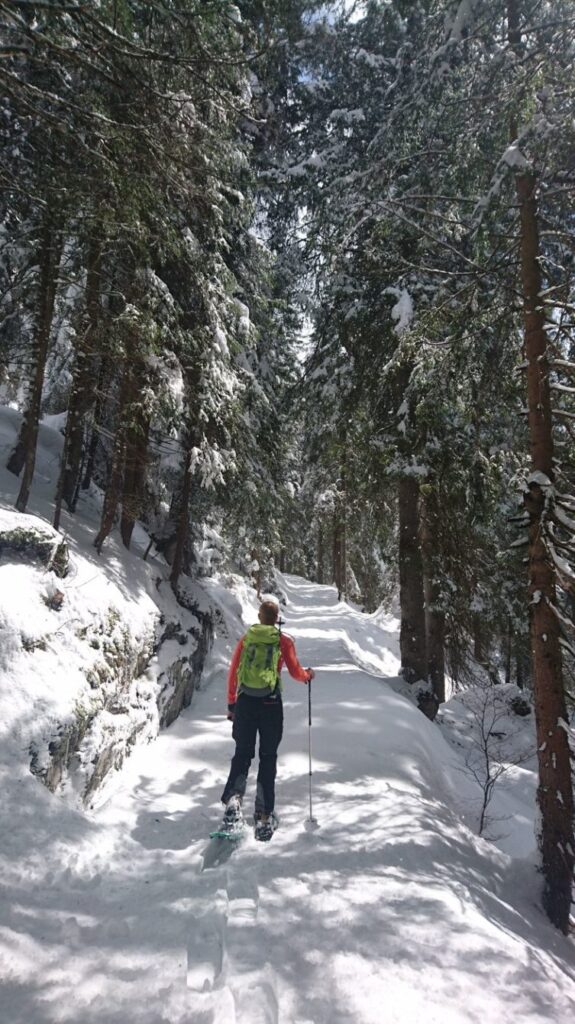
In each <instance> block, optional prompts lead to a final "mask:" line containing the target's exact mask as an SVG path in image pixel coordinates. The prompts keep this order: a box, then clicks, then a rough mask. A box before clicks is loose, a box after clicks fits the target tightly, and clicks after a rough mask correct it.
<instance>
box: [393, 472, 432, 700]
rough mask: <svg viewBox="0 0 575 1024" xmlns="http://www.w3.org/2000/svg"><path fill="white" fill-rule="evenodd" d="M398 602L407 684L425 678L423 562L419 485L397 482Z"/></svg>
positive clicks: (407, 480)
mask: <svg viewBox="0 0 575 1024" xmlns="http://www.w3.org/2000/svg"><path fill="white" fill-rule="evenodd" d="M398 507H399V602H400V606H401V629H400V634H399V646H400V652H401V671H402V674H403V677H404V679H406V680H407V682H409V683H414V682H416V680H418V679H421V680H424V679H426V678H427V657H426V643H425V606H424V597H423V560H422V556H421V543H420V536H419V526H420V523H419V484H418V482H417V480H416V479H415V477H412V476H404V477H401V478H400V480H399V502H398Z"/></svg>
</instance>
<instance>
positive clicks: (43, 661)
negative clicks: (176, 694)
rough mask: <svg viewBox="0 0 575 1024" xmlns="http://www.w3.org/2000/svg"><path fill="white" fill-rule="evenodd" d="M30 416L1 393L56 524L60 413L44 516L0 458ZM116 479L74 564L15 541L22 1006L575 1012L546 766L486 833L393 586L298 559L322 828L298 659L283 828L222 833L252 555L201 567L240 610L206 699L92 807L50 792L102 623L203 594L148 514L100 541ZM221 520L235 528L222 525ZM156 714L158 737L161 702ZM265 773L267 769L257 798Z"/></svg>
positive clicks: (290, 591) (3, 694) (167, 654)
mask: <svg viewBox="0 0 575 1024" xmlns="http://www.w3.org/2000/svg"><path fill="white" fill-rule="evenodd" d="M19 422H20V420H19V416H18V414H17V413H16V412H15V411H14V410H9V409H8V410H6V409H0V467H2V468H0V523H1V525H2V527H3V528H6V527H7V526H12V525H22V523H27V522H28V519H29V521H30V522H34V523H35V525H37V526H38V528H39V529H41V530H43V531H45V532H46V533H47V534H48V535H53V531H52V528H51V526H50V525H49V523H50V518H51V511H52V501H53V494H54V485H55V477H56V473H57V469H58V457H59V454H60V452H61V446H62V435H61V427H62V423H61V422H60V421H54V420H52V421H50V422H49V423H43V424H42V425H41V428H40V443H39V450H38V467H37V469H38V471H37V476H36V481H35V488H34V495H33V502H32V507H31V511H32V512H33V513H34V516H33V517H26V518H23V517H22V516H20V515H19V514H18V513H16V512H15V511H14V510H13V507H12V504H13V497H14V492H15V489H16V488H17V481H16V480H15V478H14V477H13V476H12V475H11V474H9V473H7V472H6V471H5V470H4V469H3V466H4V463H5V460H6V455H7V453H8V451H9V449H10V446H11V445H12V443H13V441H14V438H15V436H16V433H17V430H18V426H19ZM411 469H412V470H413V471H416V472H419V471H420V470H421V471H423V469H424V467H417V466H414V467H411ZM326 500H329V495H327V497H326ZM98 502H99V498H98V495H97V494H96V493H95V490H93V491H92V492H89V493H88V494H87V495H86V494H83V495H82V499H81V503H80V507H79V513H78V516H77V517H74V518H73V517H70V516H69V515H68V514H67V513H66V512H64V515H63V525H64V528H65V530H66V532H67V538H68V542H69V546H70V552H71V572H70V573H69V575H68V576H67V577H65V578H64V579H63V580H62V579H59V578H57V577H55V576H54V575H53V574H52V573H51V572H48V571H46V570H45V569H44V568H43V567H42V566H40V565H35V564H30V563H28V562H25V561H23V560H22V561H19V560H18V559H16V558H11V559H10V560H8V559H7V558H6V557H4V558H3V560H2V563H1V564H0V630H2V639H1V642H0V700H1V702H2V707H1V714H0V731H1V733H2V735H1V737H0V786H1V788H2V811H3V828H2V829H1V830H0V965H1V966H0V982H1V987H0V1020H1V1021H2V1024H4V1022H6V1024H78V1022H80V1021H81V1022H83V1024H349V1022H353V1024H382V1022H383V1024H420V1022H421V1021H425V1022H431V1024H479V1022H481V1024H484V1022H486V1021H487V1022H490V1021H499V1020H501V1021H505V1022H506V1024H551V1022H553V1024H556V1022H557V1021H563V1020H565V1021H567V1020H570V1019H572V1018H573V1012H574V1010H575V956H574V951H573V946H572V943H571V942H569V941H568V940H566V939H565V938H564V937H563V936H561V935H560V934H559V933H558V932H556V931H555V930H554V929H553V928H552V927H551V925H550V924H549V923H548V921H547V919H546V918H545V916H544V914H543V911H542V910H541V907H540V879H539V876H538V874H537V871H536V858H535V839H534V831H533V818H534V804H535V789H536V775H535V771H534V770H533V765H531V763H530V762H529V761H525V762H524V761H523V760H522V761H521V763H520V764H519V763H516V764H511V766H510V768H509V770H508V771H507V772H506V773H505V775H504V776H502V778H501V780H500V781H499V782H498V784H497V787H496V789H495V791H494V796H493V800H492V803H491V805H490V812H491V815H492V820H491V826H490V832H491V836H492V839H493V840H494V841H493V842H486V841H485V840H483V839H480V838H478V837H477V835H476V828H477V814H478V807H479V805H480V798H481V790H480V787H479V786H478V785H477V783H476V782H475V781H474V780H473V778H471V777H470V776H469V773H466V771H465V768H466V761H469V755H470V752H472V751H473V750H474V749H475V748H474V747H473V742H474V733H473V730H474V728H475V727H476V726H475V725H474V722H475V723H476V718H475V719H474V718H473V706H472V703H470V699H469V698H466V697H464V696H463V695H457V696H456V697H455V698H453V699H452V700H451V701H450V702H449V703H448V704H447V705H444V706H443V708H442V712H441V716H440V721H439V722H437V723H431V722H429V721H428V720H427V719H426V718H425V717H424V716H423V715H422V714H421V713H420V712H419V711H418V710H417V708H416V707H415V706H414V704H413V702H412V701H410V700H408V699H406V696H405V693H406V692H407V689H408V688H407V687H406V684H404V683H403V682H402V681H401V680H399V679H398V672H399V665H400V660H399V641H398V633H399V623H398V621H397V619H396V618H394V617H393V616H392V615H390V614H389V613H386V612H385V611H384V610H383V609H379V610H378V611H377V612H375V613H374V614H372V615H364V614H362V613H361V612H360V611H359V610H358V609H357V608H355V607H353V606H351V605H349V604H346V603H345V602H341V601H338V600H337V596H336V593H335V591H334V589H333V588H330V587H322V586H318V585H316V584H312V583H309V582H307V581H304V580H302V579H299V578H297V577H293V576H286V577H279V578H278V587H277V594H279V596H280V598H281V613H282V618H284V619H285V620H286V623H285V629H286V630H287V631H288V632H289V633H290V634H291V635H292V636H293V637H294V639H295V641H296V645H297V649H298V654H299V656H300V659H301V661H302V663H303V664H309V665H313V666H314V668H315V670H316V673H317V674H316V678H315V679H314V681H313V684H312V691H311V694H312V713H313V729H312V736H313V777H312V787H313V809H314V814H315V817H316V818H317V820H318V822H319V826H320V827H319V829H317V830H316V831H307V830H306V817H307V815H308V813H309V803H308V783H309V776H308V717H307V714H308V706H307V698H308V690H307V688H306V687H304V686H302V685H301V684H297V683H295V682H293V681H292V680H289V679H286V680H285V682H284V704H285V735H284V739H283V742H282V745H281V748H280V756H279V776H278V813H279V815H280V819H281V824H280V828H279V830H278V831H277V833H276V834H275V836H274V838H273V841H272V843H271V844H269V845H263V844H257V843H256V842H255V841H254V840H253V838H252V837H251V835H250V836H249V837H248V838H247V839H246V840H245V842H244V843H242V845H240V846H239V847H238V848H236V849H232V848H231V847H230V848H229V849H228V850H227V852H228V853H229V854H230V856H229V859H227V860H222V861H221V862H217V859H216V858H215V856H214V846H213V844H212V843H210V841H209V839H208V833H209V831H210V829H211V828H213V827H214V825H215V824H217V822H218V820H219V816H220V814H221V805H220V803H219V797H220V793H221V790H222V787H223V783H224V781H225V776H226V774H227V770H228V765H229V758H230V756H231V754H232V750H233V743H232V739H231V735H230V723H229V722H228V721H227V720H226V669H227V664H228V662H229V657H230V653H231V650H232V649H233V646H234V645H235V642H236V640H237V639H238V637H239V636H240V635H241V633H242V631H243V629H244V628H245V627H246V626H247V625H248V624H250V623H251V622H253V621H255V619H256V611H257V602H256V599H255V595H254V591H253V589H252V588H251V587H250V586H249V585H248V583H247V582H246V581H245V580H243V579H241V578H240V577H238V576H233V575H227V576H220V577H218V578H212V579H205V580H202V589H201V590H194V599H195V600H198V601H199V602H200V610H201V611H206V610H208V609H209V608H213V607H214V605H217V606H218V607H219V610H220V614H219V616H218V618H217V621H216V641H215V644H214V647H213V649H212V652H211V654H210V655H209V658H208V662H207V664H206V666H205V670H204V674H203V680H202V689H201V691H200V692H199V693H196V694H195V695H194V700H193V703H192V705H191V707H190V708H189V709H188V711H186V712H185V713H184V714H183V715H182V716H181V717H180V718H179V719H178V720H177V721H176V722H175V723H174V724H173V725H172V726H171V727H170V728H169V729H168V730H166V731H165V732H163V733H161V734H160V736H159V737H158V738H157V739H155V741H154V742H146V743H140V744H139V745H137V746H136V747H135V748H134V750H133V753H132V755H131V757H130V758H129V759H128V760H127V761H125V762H124V765H123V767H122V769H121V771H119V772H116V773H113V774H112V775H111V776H109V777H108V780H107V782H106V783H105V785H104V787H103V788H102V789H100V790H98V791H97V792H96V794H95V795H94V797H93V800H92V803H91V806H90V808H89V809H88V810H85V809H81V804H80V800H79V793H78V791H77V789H78V776H77V777H76V780H74V778H73V777H72V773H71V774H70V777H65V779H64V788H63V789H60V790H59V791H58V793H57V794H56V795H53V794H51V793H50V792H49V791H48V790H47V789H46V788H45V787H44V786H43V785H42V784H41V783H40V782H39V781H38V779H37V778H35V777H34V776H33V775H32V774H31V773H30V770H29V762H30V751H31V749H35V750H37V752H38V757H39V759H40V762H41V763H44V764H47V763H48V756H47V745H46V742H45V741H46V738H47V737H49V736H50V734H51V733H53V730H54V725H55V723H56V722H60V723H62V722H66V721H67V720H68V719H69V717H70V716H71V714H72V713H73V711H74V708H75V705H76V703H77V701H78V700H80V699H83V698H84V696H85V694H86V689H87V684H86V678H87V676H86V673H87V672H89V671H90V669H91V668H93V666H94V663H95V662H96V661H97V659H98V657H99V655H98V650H97V648H94V647H93V646H92V643H91V641H96V640H97V639H98V635H99V634H98V630H99V628H100V626H101V625H102V623H106V622H107V628H108V629H110V630H111V635H114V634H115V631H117V632H118V639H119V640H120V639H121V637H122V636H125V635H126V633H127V634H128V635H129V636H130V637H131V638H136V637H138V636H139V637H142V638H145V637H146V636H148V635H153V631H154V628H155V624H156V619H157V616H158V615H159V614H160V613H161V614H163V615H164V616H166V617H167V619H168V620H170V619H171V618H172V617H174V616H177V617H179V618H180V620H181V621H182V622H184V623H188V622H189V620H190V619H191V618H192V617H191V616H190V615H189V613H186V612H185V610H184V609H182V608H179V607H177V608H176V607H175V605H174V604H173V603H172V604H170V598H169V595H168V594H165V593H163V590H162V593H160V592H159V591H158V589H157V588H156V576H157V573H158V567H159V563H154V562H150V563H144V562H143V561H142V558H141V553H142V551H143V549H144V548H145V546H146V544H147V537H146V535H145V534H144V532H143V531H142V530H141V528H138V529H137V530H136V531H135V540H134V546H135V552H134V553H130V552H126V551H124V550H123V549H122V547H121V545H120V544H119V543H118V540H117V539H116V537H115V535H114V534H112V536H111V537H110V538H109V539H108V541H107V542H106V546H105V548H104V552H103V554H102V556H101V557H100V556H97V555H96V554H95V552H94V549H93V547H92V540H93V535H94V525H95V523H96V521H97V516H98V511H99V504H98ZM205 544H206V551H207V550H208V548H209V550H210V551H211V552H213V551H214V550H216V549H217V545H218V536H217V534H216V533H215V532H214V531H207V532H206V537H205ZM211 558H212V556H211V555H210V557H209V558H208V556H207V555H206V560H207V561H211ZM190 586H191V584H190ZM54 588H59V589H60V590H62V591H63V592H64V595H65V598H64V605H63V607H62V609H61V610H60V611H56V610H54V609H51V608H50V607H49V605H48V604H47V603H46V601H45V600H44V599H43V598H44V597H45V596H49V594H50V593H51V592H53V589H54ZM277 594H276V597H277ZM172 602H173V599H172ZM111 612H112V613H113V614H112V620H113V624H112V623H111V622H110V614H111ZM186 616H187V618H186ZM78 620H79V621H78ZM79 626H81V627H82V628H81V629H79V628H78V627H79ZM86 626H88V627H89V629H90V632H89V635H88V636H87V637H83V636H82V631H83V628H84V627H86ZM39 641H42V644H41V646H38V642H39ZM170 645H171V646H170ZM177 648H178V642H177V641H176V640H173V641H168V642H166V644H164V645H163V646H162V648H161V649H160V652H159V654H158V657H157V660H154V659H152V661H151V662H150V665H149V668H148V670H147V672H146V673H145V674H144V676H142V677H140V678H139V679H138V680H137V686H138V688H139V691H140V692H139V694H138V695H137V699H136V695H133V701H132V703H134V704H136V705H137V706H136V707H135V709H134V715H136V716H137V715H138V714H140V715H143V714H144V712H143V710H142V709H143V708H144V707H149V706H150V705H153V706H155V700H154V694H155V692H156V690H157V684H158V679H159V678H160V676H161V672H162V668H163V667H165V665H166V663H167V662H169V660H170V658H173V657H174V655H175V654H176V653H177ZM180 650H181V648H180ZM500 692H501V693H503V692H504V691H503V690H501V691H500ZM130 699H131V700H132V697H130ZM138 700H139V701H140V704H138V703H137V701H138ZM119 717H120V716H118V715H115V714H112V712H111V711H110V710H103V711H102V713H101V718H100V720H99V728H101V730H102V731H105V730H106V729H107V728H108V727H110V726H112V725H114V726H115V727H116V728H117V727H118V718H119ZM111 719H114V722H111ZM147 724H148V728H147V732H146V733H145V736H144V738H146V739H151V738H153V736H154V735H155V730H157V722H148V723H147ZM498 725H500V723H498ZM559 725H560V726H561V727H563V728H567V725H566V723H562V722H560V723H559ZM531 729H532V723H531V721H530V720H523V719H516V718H515V717H513V718H512V717H511V716H508V717H507V718H506V719H505V730H506V732H507V736H508V741H507V743H506V744H505V746H506V755H505V756H506V757H507V758H509V760H510V761H513V757H514V755H517V756H516V757H515V760H516V761H519V760H521V758H520V757H519V755H520V754H521V752H522V751H523V750H524V749H527V751H529V742H530V735H531V734H530V730H531ZM498 731H499V730H498ZM90 743H91V744H92V746H91V747H89V748H88V750H86V751H85V754H86V756H90V752H91V754H92V755H93V756H95V755H96V753H97V750H98V748H99V747H100V742H99V734H98V729H96V730H95V732H94V734H93V735H92V737H91V739H90ZM526 743H527V747H526V748H525V744H526ZM521 757H522V755H521ZM79 777H80V779H81V772H80V773H79ZM254 786H255V771H253V774H252V778H251V780H250V786H249V789H248V804H247V807H248V811H249V807H250V803H251V800H252V799H253V795H254Z"/></svg>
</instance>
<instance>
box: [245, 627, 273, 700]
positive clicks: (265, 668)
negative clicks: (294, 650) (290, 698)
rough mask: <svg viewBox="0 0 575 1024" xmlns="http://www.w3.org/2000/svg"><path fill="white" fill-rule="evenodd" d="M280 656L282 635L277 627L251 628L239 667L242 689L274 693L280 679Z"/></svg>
mask: <svg viewBox="0 0 575 1024" xmlns="http://www.w3.org/2000/svg"><path fill="white" fill-rule="evenodd" d="M280 655H281V651H280V634H279V630H278V629H276V627H275V626H262V625H261V624H257V625H255V626H250V628H249V629H248V631H247V633H246V635H245V637H244V644H243V648H242V653H241V656H240V663H239V666H238V682H239V684H240V687H241V686H244V687H245V688H246V689H247V690H262V691H263V690H267V691H269V692H272V693H273V691H274V690H275V688H276V684H277V682H278V677H279V673H278V665H279V660H280Z"/></svg>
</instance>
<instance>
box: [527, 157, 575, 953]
mask: <svg viewBox="0 0 575 1024" xmlns="http://www.w3.org/2000/svg"><path fill="white" fill-rule="evenodd" d="M536 188H537V183H536V179H535V177H534V175H533V174H522V175H520V176H519V177H518V178H517V197H518V200H519V206H520V218H521V278H522V289H523V318H524V335H525V357H526V361H527V407H528V426H529V440H530V448H531V469H532V476H531V478H530V482H529V488H528V490H527V492H526V495H525V507H526V509H527V512H528V514H529V595H530V609H531V623H530V636H531V654H532V661H533V697H534V703H535V720H536V727H537V756H538V761H539V786H538V791H537V799H538V803H539V809H540V812H541V833H540V836H539V844H540V849H541V857H542V867H543V876H544V880H545V881H544V892H543V904H544V907H545V910H546V911H547V914H548V915H549V917H550V919H551V921H552V922H553V923H554V924H555V925H556V926H557V927H558V928H560V929H561V931H562V932H564V933H565V934H567V933H568V931H569V914H570V909H571V893H572V884H573V867H574V864H575V857H574V852H573V848H574V840H573V785H572V781H571V756H570V751H569V740H568V736H567V731H566V726H565V723H566V721H567V708H566V701H565V692H564V687H563V673H562V661H561V645H560V643H559V637H560V630H559V620H558V618H557V615H556V614H555V612H554V610H553V608H554V606H555V604H556V579H555V569H554V566H553V562H552V560H551V558H550V555H549V552H548V550H547V547H546V542H545V523H544V515H545V504H546V492H547V490H548V487H550V486H552V484H553V476H554V474H553V434H552V426H553V424H552V409H551V396H550V388H549V377H548V373H549V370H548V360H547V335H546V331H545V319H544V313H543V309H542V302H541V298H540V294H541V287H542V282H541V269H540V262H539V257H540V249H539V232H538V218H537V201H536Z"/></svg>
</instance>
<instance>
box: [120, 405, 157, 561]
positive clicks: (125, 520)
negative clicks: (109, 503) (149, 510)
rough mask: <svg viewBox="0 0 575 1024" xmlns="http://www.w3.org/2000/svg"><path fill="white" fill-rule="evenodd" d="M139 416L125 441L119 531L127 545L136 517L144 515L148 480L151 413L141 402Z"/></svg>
mask: <svg viewBox="0 0 575 1024" xmlns="http://www.w3.org/2000/svg"><path fill="white" fill-rule="evenodd" d="M135 415H136V420H135V422H134V423H133V424H132V425H131V426H130V427H129V428H128V437H127V444H126V469H125V473H124V490H123V494H122V518H121V520H120V533H121V535H122V542H123V544H124V547H126V548H128V549H129V547H130V543H131V540H132V533H133V531H134V526H135V525H136V520H137V519H140V517H141V515H142V506H143V498H144V489H145V483H146V466H147V462H148V439H149V436H150V416H149V414H148V413H146V411H145V410H144V409H143V408H142V406H141V405H138V407H137V410H136V413H135Z"/></svg>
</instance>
